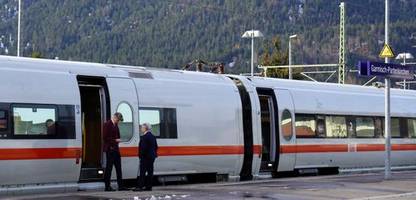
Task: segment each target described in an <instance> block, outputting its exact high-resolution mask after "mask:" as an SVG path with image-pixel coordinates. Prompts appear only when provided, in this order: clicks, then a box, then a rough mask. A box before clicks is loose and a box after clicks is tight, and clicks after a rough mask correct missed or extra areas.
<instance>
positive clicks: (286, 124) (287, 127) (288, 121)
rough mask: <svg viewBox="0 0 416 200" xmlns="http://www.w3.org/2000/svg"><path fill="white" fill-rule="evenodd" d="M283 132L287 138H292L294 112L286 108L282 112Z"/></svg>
mask: <svg viewBox="0 0 416 200" xmlns="http://www.w3.org/2000/svg"><path fill="white" fill-rule="evenodd" d="M282 134H283V137H284V138H285V139H286V140H290V139H292V136H293V130H292V114H291V113H290V111H289V110H284V111H283V114H282Z"/></svg>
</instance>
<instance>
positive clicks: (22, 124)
mask: <svg viewBox="0 0 416 200" xmlns="http://www.w3.org/2000/svg"><path fill="white" fill-rule="evenodd" d="M55 122H56V108H54V107H35V106H34V107H29V106H25V107H17V106H16V107H13V128H14V135H16V136H19V135H55V134H56V126H55Z"/></svg>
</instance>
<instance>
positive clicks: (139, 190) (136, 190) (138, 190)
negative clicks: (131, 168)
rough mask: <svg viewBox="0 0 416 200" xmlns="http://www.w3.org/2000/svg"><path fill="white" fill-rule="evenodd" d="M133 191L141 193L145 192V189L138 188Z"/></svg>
mask: <svg viewBox="0 0 416 200" xmlns="http://www.w3.org/2000/svg"><path fill="white" fill-rule="evenodd" d="M133 191H135V192H141V191H143V188H141V187H136V188H134V189H133Z"/></svg>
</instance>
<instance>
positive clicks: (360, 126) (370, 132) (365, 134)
mask: <svg viewBox="0 0 416 200" xmlns="http://www.w3.org/2000/svg"><path fill="white" fill-rule="evenodd" d="M355 127H356V128H355V134H356V137H359V138H360V137H362V138H373V137H374V136H375V127H374V119H373V118H372V117H356V118H355Z"/></svg>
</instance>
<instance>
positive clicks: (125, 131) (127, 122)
mask: <svg viewBox="0 0 416 200" xmlns="http://www.w3.org/2000/svg"><path fill="white" fill-rule="evenodd" d="M117 112H119V113H121V114H122V115H123V119H124V120H123V121H122V122H120V123H119V125H118V127H119V129H120V139H121V141H123V142H126V141H129V140H130V139H131V138H132V137H133V133H134V126H133V110H132V108H131V106H130V105H129V104H127V103H124V102H123V103H121V104H120V105H119V106H118V108H117Z"/></svg>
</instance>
